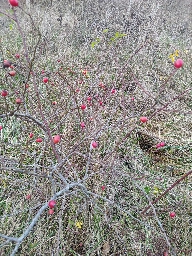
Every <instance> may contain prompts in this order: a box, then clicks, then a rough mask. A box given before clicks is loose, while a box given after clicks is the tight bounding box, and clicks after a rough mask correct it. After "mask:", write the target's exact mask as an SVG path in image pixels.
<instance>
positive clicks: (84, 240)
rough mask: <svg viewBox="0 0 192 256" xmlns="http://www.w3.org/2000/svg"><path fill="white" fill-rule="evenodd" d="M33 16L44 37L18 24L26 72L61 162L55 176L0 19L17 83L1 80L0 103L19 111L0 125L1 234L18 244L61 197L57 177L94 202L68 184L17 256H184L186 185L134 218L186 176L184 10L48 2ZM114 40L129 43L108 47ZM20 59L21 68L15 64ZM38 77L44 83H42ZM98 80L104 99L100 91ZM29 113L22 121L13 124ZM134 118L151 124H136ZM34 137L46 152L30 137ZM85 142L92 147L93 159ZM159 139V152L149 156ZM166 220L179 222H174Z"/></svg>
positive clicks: (14, 38) (17, 47)
mask: <svg viewBox="0 0 192 256" xmlns="http://www.w3.org/2000/svg"><path fill="white" fill-rule="evenodd" d="M4 12H5V11H4ZM30 12H31V16H32V17H33V20H34V22H35V24H36V26H37V27H38V28H39V30H40V34H41V36H40V37H38V33H37V31H36V30H35V27H34V26H31V23H30V18H29V16H27V15H25V14H24V13H23V12H22V10H18V11H17V13H18V17H19V24H20V25H21V28H22V30H23V31H24V33H25V35H26V39H27V44H28V45H29V47H28V51H29V55H30V57H31V58H32V56H33V54H34V52H36V55H35V57H34V62H33V70H34V72H35V77H36V84H37V87H38V90H39V92H40V93H39V96H40V100H41V106H42V109H43V115H44V116H45V118H46V120H47V122H48V125H49V128H50V131H51V134H53V135H55V134H61V135H62V141H61V143H60V144H58V145H56V152H57V154H58V156H59V157H60V158H61V159H66V160H65V162H64V164H63V165H62V167H60V168H58V172H57V171H56V169H54V168H56V164H57V160H56V159H55V156H54V154H53V151H52V149H51V147H50V139H49V137H48V134H47V129H46V127H45V125H44V121H43V120H42V116H41V114H40V111H39V105H38V103H37V94H36V92H35V90H34V86H33V83H34V82H33V79H32V77H31V76H28V75H29V69H28V66H27V62H26V60H25V58H24V52H25V49H24V47H23V44H22V38H21V36H20V34H19V32H18V30H17V26H16V24H14V23H13V22H11V21H9V20H8V18H5V16H1V17H0V22H1V24H4V25H3V29H2V36H1V53H0V54H1V55H2V56H0V57H2V59H10V60H12V61H13V62H14V64H17V66H16V67H15V69H16V71H17V73H18V75H17V76H16V77H14V78H11V77H9V76H6V71H5V70H4V69H1V70H0V90H2V89H4V88H5V89H8V91H9V97H8V98H7V101H6V102H5V101H4V100H3V101H1V102H0V116H1V117H2V115H3V114H5V113H9V112H10V111H14V110H16V107H15V97H16V95H15V91H18V95H19V96H20V97H23V99H24V102H25V104H22V105H21V106H19V108H18V110H17V111H16V112H15V115H13V116H7V117H6V118H2V119H1V123H0V124H1V125H2V126H3V130H2V131H0V145H1V147H0V148H1V149H0V150H1V151H0V155H1V156H0V161H1V165H0V184H1V188H0V206H1V207H0V213H1V215H0V233H1V234H4V235H6V236H10V237H19V236H21V235H22V234H23V231H24V230H25V229H26V227H27V226H28V225H29V224H30V223H31V221H32V219H33V218H34V216H35V215H36V213H37V212H38V211H39V209H40V208H41V206H42V205H43V204H45V203H46V202H47V201H49V200H50V198H51V197H52V196H53V195H54V194H55V193H56V192H58V191H60V190H62V189H63V188H64V182H63V181H62V179H61V177H60V176H59V174H61V175H63V177H65V178H66V180H67V182H69V183H73V182H80V183H82V184H83V185H84V186H85V187H86V188H87V190H88V191H90V192H92V193H93V194H87V193H86V191H84V190H82V189H81V188H80V187H78V186H75V187H74V188H72V189H70V191H69V193H64V194H63V195H61V196H59V197H58V198H57V200H56V201H57V206H56V209H55V213H54V214H53V215H49V214H48V210H46V211H44V212H43V213H42V215H41V217H40V218H39V220H38V222H37V224H36V225H35V226H34V229H33V231H32V232H31V233H30V234H29V235H28V236H27V237H26V239H24V241H23V242H22V244H21V246H20V247H19V250H18V253H17V255H30V256H32V255H61V256H63V255H67V256H69V255H70V256H72V255H92V256H95V255H102V256H105V255H114V256H115V255H116V256H117V255H118V256H120V255H130V256H132V255H133V256H137V255H138V256H139V255H147V256H150V255H156V256H157V255H159V256H160V255H163V252H164V251H166V250H167V251H169V255H179V256H180V255H187V256H190V255H191V253H192V251H191V249H192V248H191V244H192V240H191V231H192V212H191V209H192V201H191V195H192V194H191V193H192V183H191V176H188V177H187V178H186V179H184V180H183V181H182V182H180V183H179V184H177V185H176V186H175V187H174V188H173V189H172V190H170V191H169V193H167V194H166V195H165V196H164V197H163V198H162V199H161V200H159V201H158V202H157V203H156V204H154V208H153V207H151V208H150V210H148V211H147V213H146V214H145V215H142V214H141V212H142V211H143V210H144V209H145V208H146V207H147V206H148V205H149V203H150V202H152V201H154V200H155V199H156V198H157V197H158V196H159V195H161V194H162V193H163V192H164V191H165V190H166V189H167V188H168V187H170V186H171V185H172V184H174V182H176V181H177V180H178V179H179V178H181V177H182V175H184V174H186V173H187V172H189V171H190V170H191V169H192V151H191V142H192V138H191V129H192V122H191V118H190V116H191V90H190V88H191V68H192V65H191V57H192V49H191V38H192V35H191V31H192V30H191V28H192V20H191V17H192V15H191V8H190V2H189V1H182V5H181V3H180V1H163V0H162V1H153V2H151V1H148V0H147V1H131V3H129V4H128V3H127V1H110V3H109V1H94V2H92V1H65V3H63V1H62V2H60V1H53V2H52V6H51V1H50V2H48V1H47V5H46V4H43V1H42V2H41V3H39V2H38V3H36V2H35V1H34V6H31V9H30ZM10 15H11V14H10ZM58 19H59V20H58ZM11 24H12V25H11ZM117 32H118V33H119V34H124V33H125V34H126V36H122V38H120V37H121V36H119V38H118V35H117V34H116V38H115V33H117ZM98 38H99V41H98ZM38 39H39V41H38ZM93 42H95V46H94V47H91V43H93ZM92 46H93V44H92ZM137 50H138V51H137ZM176 50H179V57H180V58H182V59H183V60H184V63H185V65H184V68H182V69H181V70H180V69H179V70H177V72H175V74H173V72H174V68H173V64H172V62H171V59H170V58H169V55H170V54H172V53H174V52H175V51H176ZM18 52H19V53H20V55H21V56H22V57H21V59H20V60H16V59H15V58H14V55H15V53H18ZM58 59H60V60H61V61H60V62H58V61H57V60H58ZM82 69H87V70H88V76H83V74H82V72H81V70H82ZM42 70H45V74H43V75H42V74H41V71H42ZM171 74H173V76H172V77H170V75H171ZM44 76H48V77H49V80H50V82H49V83H48V84H46V85H45V84H43V83H42V78H43V77H44ZM169 77H170V80H169V81H167V79H168V78H169ZM23 80H24V82H25V83H28V84H29V85H30V87H29V90H28V92H27V91H25V90H24V84H25V83H23ZM82 80H83V83H81V81H82ZM101 81H102V82H103V83H104V85H105V87H106V90H105V89H103V88H101V87H100V86H98V85H99V83H100V82H101ZM166 81H167V82H166ZM52 83H53V84H54V85H52ZM78 88H79V89H80V91H79V92H76V89H78ZM113 88H115V89H116V90H117V91H116V93H115V94H111V89H113ZM185 91H186V92H185ZM183 92H185V93H183ZM97 95H98V97H97ZM178 95H180V97H178ZM88 96H91V97H92V99H93V100H92V104H93V105H92V106H88V107H87V109H86V111H84V112H82V111H81V109H80V108H79V106H80V105H81V104H82V103H85V102H86V103H87V100H86V99H87V97H88ZM132 97H134V101H133V100H132V99H131V98H132ZM98 100H101V101H102V102H103V106H100V105H99V103H98ZM53 101H57V104H56V105H55V106H53V105H52V102H53ZM166 104H167V105H166ZM87 105H88V104H87ZM26 113H27V114H28V116H30V118H28V117H25V118H23V117H22V116H21V115H19V114H26ZM140 116H147V117H151V118H150V119H149V121H148V122H147V123H146V124H142V125H141V124H140V122H139V118H140ZM31 117H34V119H35V120H33V119H31ZM82 121H84V122H85V123H86V128H85V129H84V130H82V129H81V127H80V122H82ZM30 132H33V133H34V138H37V137H42V138H43V143H42V144H38V145H37V143H35V139H34V138H32V139H29V136H28V135H29V133H30ZM139 134H143V137H142V138H141V137H140V138H139ZM144 135H145V136H144ZM92 140H96V141H98V142H99V148H98V149H96V150H94V151H90V142H91V141H92ZM141 141H142V143H141ZM151 141H152V142H151ZM160 141H165V142H166V146H165V147H164V148H162V149H160V150H157V149H156V147H155V145H156V143H157V142H160ZM143 143H144V144H145V146H144V147H142V144H143ZM147 143H149V146H147V147H146V145H147ZM90 152H91V153H90ZM86 171H88V173H87V176H86V179H84V176H85V173H86ZM83 179H84V180H83ZM101 186H106V187H105V189H104V191H103V190H102V189H101ZM27 194H31V195H32V197H31V199H30V200H26V199H25V197H26V195H27ZM97 195H99V196H100V197H99V196H97ZM103 197H104V198H105V199H108V200H111V202H113V204H110V203H108V202H107V201H106V200H104V199H103ZM171 211H175V212H176V217H175V218H173V219H171V218H170V217H169V212H171ZM77 222H82V226H81V228H78V227H77V226H76V224H77ZM166 239H167V240H168V241H166ZM0 240H1V244H2V247H0V253H1V255H11V252H12V250H13V248H14V245H15V243H14V242H10V243H6V244H3V243H4V242H5V241H6V240H5V239H3V238H0ZM169 243H170V244H171V247H170V248H169V246H168V244H169Z"/></svg>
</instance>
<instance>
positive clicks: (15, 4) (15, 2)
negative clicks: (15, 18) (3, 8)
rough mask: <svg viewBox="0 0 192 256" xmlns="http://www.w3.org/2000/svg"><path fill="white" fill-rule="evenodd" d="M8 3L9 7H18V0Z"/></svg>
mask: <svg viewBox="0 0 192 256" xmlns="http://www.w3.org/2000/svg"><path fill="white" fill-rule="evenodd" d="M9 3H10V5H11V6H14V7H16V6H18V5H19V3H18V0H9Z"/></svg>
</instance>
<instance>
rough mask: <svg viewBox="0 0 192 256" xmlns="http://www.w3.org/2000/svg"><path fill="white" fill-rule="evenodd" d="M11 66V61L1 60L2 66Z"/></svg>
mask: <svg viewBox="0 0 192 256" xmlns="http://www.w3.org/2000/svg"><path fill="white" fill-rule="evenodd" d="M10 66H11V62H10V61H9V60H4V61H3V67H4V68H9V67H10Z"/></svg>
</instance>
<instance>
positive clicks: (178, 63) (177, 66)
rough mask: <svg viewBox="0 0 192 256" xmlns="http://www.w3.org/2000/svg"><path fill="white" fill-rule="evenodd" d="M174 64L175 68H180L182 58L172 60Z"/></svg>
mask: <svg viewBox="0 0 192 256" xmlns="http://www.w3.org/2000/svg"><path fill="white" fill-rule="evenodd" d="M174 66H175V67H176V68H181V67H182V66H183V60H182V59H177V60H176V61H175V62H174Z"/></svg>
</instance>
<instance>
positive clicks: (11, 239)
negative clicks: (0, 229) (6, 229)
mask: <svg viewBox="0 0 192 256" xmlns="http://www.w3.org/2000/svg"><path fill="white" fill-rule="evenodd" d="M0 237H2V238H4V239H7V240H8V241H10V242H11V241H13V242H18V241H19V238H15V237H11V236H5V235H3V234H0Z"/></svg>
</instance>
